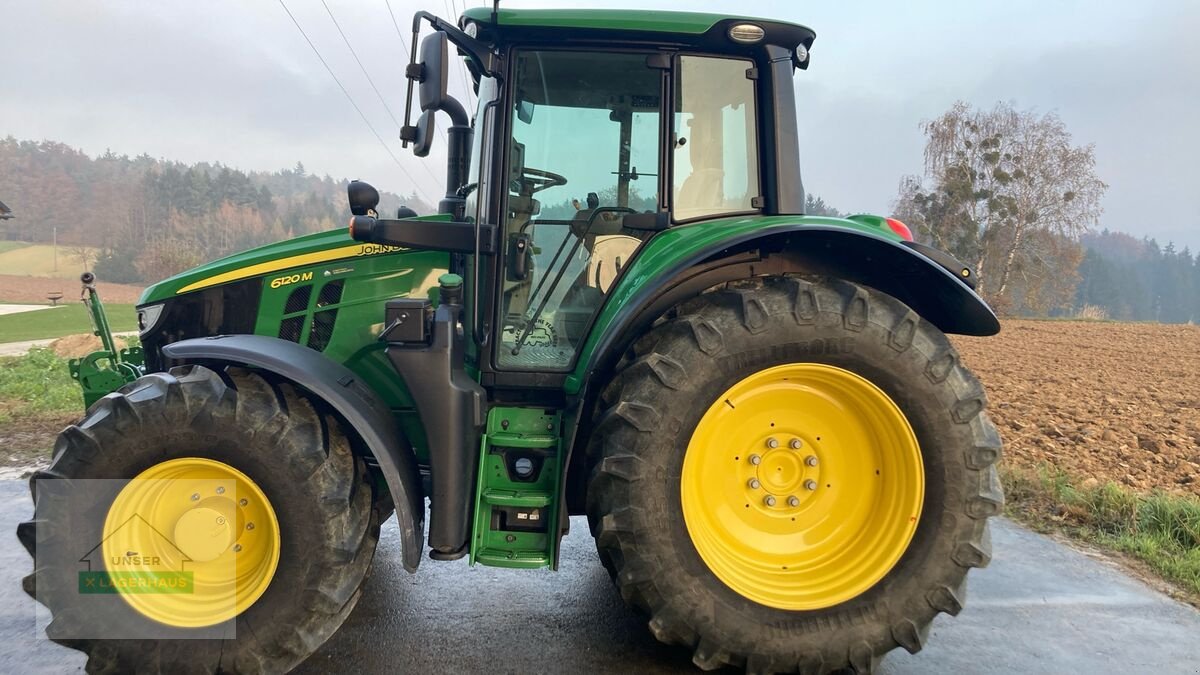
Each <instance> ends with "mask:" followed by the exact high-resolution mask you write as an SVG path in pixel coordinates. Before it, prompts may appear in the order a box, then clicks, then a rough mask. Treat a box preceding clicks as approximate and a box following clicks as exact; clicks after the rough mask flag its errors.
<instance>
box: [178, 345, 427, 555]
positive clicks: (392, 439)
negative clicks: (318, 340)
mask: <svg viewBox="0 0 1200 675" xmlns="http://www.w3.org/2000/svg"><path fill="white" fill-rule="evenodd" d="M162 352H163V356H164V357H166V358H167V359H170V360H172V361H174V362H181V363H197V362H199V363H204V362H220V363H235V364H242V365H246V366H250V367H252V368H257V369H261V370H265V371H267V372H271V373H275V374H277V375H279V376H281V377H283V378H286V379H288V380H290V381H292V382H294V383H295V384H297V385H299V386H301V387H303V388H304V389H306V390H308V391H309V392H311V393H312V394H313V395H315V396H317V397H318V398H320V399H321V400H323V401H324V402H325V403H327V404H328V405H329V407H331V408H333V410H334V411H335V412H336V413H337V414H338V416H339V417H340V418H341V419H342V421H343V422H345V423H346V425H347V426H349V427H350V429H351V430H353V432H354V433H355V434H357V435H358V437H359V439H360V440H362V442H363V444H364V445H365V446H366V447H367V449H368V450H369V451H370V452H371V455H372V456H373V457H374V458H375V461H376V462H377V463H378V464H379V469H380V471H382V472H383V476H384V479H385V480H386V481H387V486H388V491H390V492H391V493H392V502H393V503H394V504H395V506H396V523H397V524H398V525H399V527H400V539H401V551H402V552H401V556H402V563H403V564H404V569H406V570H408V571H409V572H415V571H416V569H417V565H418V564H419V563H420V562H421V552H422V550H423V548H424V547H423V545H422V542H421V539H422V535H423V533H424V529H425V497H424V492H423V491H422V489H421V477H420V474H419V473H418V471H417V460H416V455H414V454H413V450H412V445H411V444H410V443H409V441H408V438H407V437H406V436H405V435H404V432H403V431H402V430H401V429H399V428H398V427H397V426H396V422H395V420H394V419H393V418H392V413H391V411H390V410H389V409H388V407H387V405H386V404H385V403H384V402H383V401H382V400H381V399H380V398H379V395H378V394H376V393H375V391H374V390H373V389H371V388H370V387H369V386H367V385H366V384H365V383H363V382H360V381H359V379H358V376H357V375H355V374H354V373H353V372H352V371H351V370H350V369H349V368H346V367H345V366H343V365H342V364H340V363H336V362H334V361H331V360H330V359H328V358H326V357H324V356H322V355H321V354H320V353H319V352H315V351H313V350H311V349H309V348H308V347H304V346H302V345H298V344H295V343H292V342H287V341H284V340H280V339H278V338H273V337H268V336H265V335H218V336H216V337H208V338H196V339H192V340H183V341H181V342H175V343H172V344H169V345H166V346H165V347H163V348H162Z"/></svg>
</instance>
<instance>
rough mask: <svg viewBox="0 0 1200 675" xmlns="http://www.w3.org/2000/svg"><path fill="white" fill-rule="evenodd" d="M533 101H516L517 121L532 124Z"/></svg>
mask: <svg viewBox="0 0 1200 675" xmlns="http://www.w3.org/2000/svg"><path fill="white" fill-rule="evenodd" d="M533 107H534V106H533V101H517V119H519V120H521V121H522V122H524V123H525V124H533Z"/></svg>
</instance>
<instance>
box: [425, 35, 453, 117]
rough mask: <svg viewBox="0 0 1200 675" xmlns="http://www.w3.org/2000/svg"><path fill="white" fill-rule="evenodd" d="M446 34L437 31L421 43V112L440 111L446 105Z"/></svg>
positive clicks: (447, 59) (447, 41)
mask: <svg viewBox="0 0 1200 675" xmlns="http://www.w3.org/2000/svg"><path fill="white" fill-rule="evenodd" d="M448 44H449V40H448V39H447V37H446V34H445V33H443V32H441V31H437V32H435V33H431V34H430V35H428V36H427V37H426V38H425V39H424V40H422V41H421V67H422V71H421V76H422V77H421V86H420V92H419V95H420V101H421V110H422V111H430V110H438V109H440V108H441V107H442V106H443V105H445V103H446V80H447V76H448V73H447V72H446V68H447V62H448V61H449V58H448V57H447V45H448Z"/></svg>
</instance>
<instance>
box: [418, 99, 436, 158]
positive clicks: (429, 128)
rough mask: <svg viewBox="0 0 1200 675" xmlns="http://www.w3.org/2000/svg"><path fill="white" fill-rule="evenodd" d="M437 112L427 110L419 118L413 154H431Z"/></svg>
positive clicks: (424, 155)
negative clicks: (430, 147)
mask: <svg viewBox="0 0 1200 675" xmlns="http://www.w3.org/2000/svg"><path fill="white" fill-rule="evenodd" d="M422 86H424V85H422ZM436 112H437V111H436V110H426V111H425V112H423V113H421V116H420V117H419V118H418V119H417V135H416V137H415V138H413V154H414V155H416V156H417V157H426V156H428V155H429V146H431V145H433V131H434V126H433V125H434V115H435V113H436Z"/></svg>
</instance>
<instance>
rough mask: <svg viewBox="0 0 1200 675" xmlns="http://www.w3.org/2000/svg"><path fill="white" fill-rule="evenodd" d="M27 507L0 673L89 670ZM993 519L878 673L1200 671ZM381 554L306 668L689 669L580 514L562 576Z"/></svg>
mask: <svg viewBox="0 0 1200 675" xmlns="http://www.w3.org/2000/svg"><path fill="white" fill-rule="evenodd" d="M29 510H30V503H29V497H28V491H27V490H26V487H25V483H24V481H0V530H2V532H3V534H0V541H4V542H6V545H4V546H3V547H0V673H18V672H19V673H62V672H77V671H81V670H82V668H83V663H84V659H83V657H82V656H81V655H80V654H79V653H78V652H74V651H72V650H69V649H65V648H63V647H59V646H58V645H55V644H54V643H52V642H50V641H48V640H46V639H44V638H43V637H42V635H41V634H40V633H39V632H38V630H37V628H36V626H35V611H34V603H33V601H32V600H30V599H29V598H28V597H27V596H26V595H25V594H24V592H23V591H21V588H20V579H21V577H22V576H24V575H25V574H28V572H29V569H30V566H31V564H30V560H29V558H28V556H27V555H26V554H25V550H24V549H23V548H21V546H20V544H19V543H17V540H16V536H15V535H14V534H13V532H14V530H15V527H16V523H17V522H18V521H19V520H21V519H23V518H25V517H27V516H28V513H29ZM993 522H994V523H995V525H994V526H993V532H992V537H993V544H994V548H995V558H994V559H993V560H992V564H991V566H990V567H988V568H987V569H984V570H976V571H974V572H972V573H971V578H970V585H969V594H968V596H969V597H968V601H967V608H966V609H965V610H963V612H962V613H961V614H960V615H959V616H958V617H957V618H949V617H944V616H943V617H939V618H938V619H937V620H936V621H935V622H934V625H933V631H932V633H931V635H930V639H929V644H928V646H927V647H926V648H925V649H924V650H923V651H922V652H921V653H919V654H917V655H915V656H910V655H909V654H908V653H907V652H904V651H903V650H900V651H896V652H893V653H892V654H891V655H889V656H888V657H887V658H886V659H885V660H884V662H883V666H882V668H881V671H882V672H883V673H887V674H891V675H895V674H900V673H929V674H936V673H956V674H957V673H1089V674H1095V673H1121V674H1122V675H1130V674H1132V673H1155V674H1156V675H1161V674H1165V673H1197V672H1200V612H1197V611H1196V610H1195V609H1193V608H1191V607H1189V606H1186V605H1183V604H1180V603H1178V602H1175V601H1174V600H1171V599H1170V598H1168V597H1167V596H1165V595H1163V594H1161V593H1159V592H1157V591H1154V590H1152V589H1150V588H1149V587H1147V586H1146V585H1145V584H1143V583H1141V582H1140V581H1137V580H1135V579H1132V578H1130V577H1129V576H1127V575H1125V574H1123V573H1122V572H1121V571H1120V570H1118V569H1117V568H1116V567H1114V566H1113V565H1112V564H1111V563H1108V562H1106V561H1104V560H1102V559H1097V558H1093V557H1091V556H1088V555H1086V554H1084V553H1081V552H1078V551H1075V550H1073V549H1070V548H1067V547H1065V546H1062V545H1060V544H1058V543H1055V542H1054V541H1052V540H1050V539H1048V538H1046V537H1043V536H1041V535H1037V534H1034V533H1031V532H1029V531H1027V530H1024V529H1022V528H1020V527H1018V526H1017V525H1015V524H1013V523H1012V522H1010V521H1007V520H1001V519H997V520H994V521H993ZM375 560H376V563H375V570H374V572H373V574H372V576H371V579H370V580H369V581H368V583H367V588H366V590H365V593H364V595H363V598H362V600H361V601H360V602H359V604H358V607H357V609H355V611H354V614H353V615H352V616H351V617H350V619H349V620H348V621H347V622H346V624H345V625H344V626H343V627H342V629H341V630H340V631H339V632H338V633H337V634H336V635H335V636H334V637H333V638H332V639H331V640H330V641H329V642H328V643H327V644H326V645H325V646H324V647H323V648H322V649H321V650H320V651H319V652H318V653H317V654H316V655H314V656H313V657H312V658H311V659H309V661H308V662H306V663H305V664H304V666H302V667H301V669H300V671H299V672H301V673H306V674H316V673H330V672H348V673H434V672H437V673H440V672H484V671H486V672H490V673H571V672H574V673H589V674H590V673H673V672H695V671H694V670H693V669H692V666H691V662H690V660H689V659H690V655H689V654H687V653H685V652H684V651H683V650H680V649H676V648H672V647H665V646H662V645H660V644H658V643H657V642H655V641H654V639H653V638H652V637H651V636H650V634H649V632H648V631H647V630H646V628H645V621H644V619H642V618H639V617H638V616H637V615H635V614H633V613H632V612H631V611H629V610H627V609H626V608H625V606H624V605H623V604H622V603H621V600H620V598H619V597H618V595H617V593H616V591H615V589H614V588H613V587H612V585H611V584H610V582H609V580H608V575H607V574H606V573H605V572H604V570H603V568H601V567H600V563H599V561H598V560H597V559H596V555H595V549H594V548H593V546H592V541H591V538H590V536H589V534H588V531H587V524H586V522H585V521H584V520H583V519H577V520H573V521H572V532H571V534H570V535H569V536H568V537H567V539H566V541H565V542H564V544H563V563H562V569H561V571H560V572H549V571H519V570H502V569H495V568H488V567H474V568H472V567H468V566H467V564H466V562H465V561H457V562H453V563H437V562H434V561H432V560H428V559H427V560H425V561H423V562H422V564H421V568H420V569H419V570H418V572H417V573H416V574H415V575H409V574H407V573H405V572H404V570H403V569H402V568H401V566H400V563H399V539H398V537H397V536H396V533H395V531H394V523H387V524H385V525H384V530H383V539H382V541H381V542H380V550H379V552H378V554H377V555H376V559H375Z"/></svg>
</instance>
